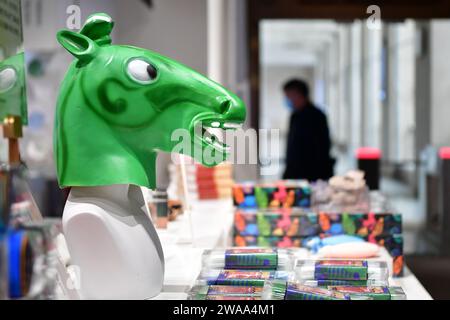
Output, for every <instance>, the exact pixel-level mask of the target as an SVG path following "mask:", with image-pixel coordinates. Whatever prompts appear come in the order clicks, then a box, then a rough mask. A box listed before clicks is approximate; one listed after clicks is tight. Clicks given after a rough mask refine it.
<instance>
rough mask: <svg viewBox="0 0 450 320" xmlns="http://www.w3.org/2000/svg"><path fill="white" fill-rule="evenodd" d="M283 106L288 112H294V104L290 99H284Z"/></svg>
mask: <svg viewBox="0 0 450 320" xmlns="http://www.w3.org/2000/svg"><path fill="white" fill-rule="evenodd" d="M284 105H285V106H286V108H288V109H289V110H290V111H292V110H294V104H293V103H292V101H291V99H289V98H288V97H284Z"/></svg>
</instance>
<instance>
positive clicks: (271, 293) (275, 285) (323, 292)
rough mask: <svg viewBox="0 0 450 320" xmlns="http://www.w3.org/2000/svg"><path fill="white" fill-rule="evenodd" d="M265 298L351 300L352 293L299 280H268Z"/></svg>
mask: <svg viewBox="0 0 450 320" xmlns="http://www.w3.org/2000/svg"><path fill="white" fill-rule="evenodd" d="M262 298H263V300H350V295H348V294H345V293H341V292H338V291H333V290H328V289H325V288H320V287H310V286H305V285H302V284H300V283H298V282H285V281H276V280H275V281H268V282H267V283H266V284H265V285H264V288H263V293H262Z"/></svg>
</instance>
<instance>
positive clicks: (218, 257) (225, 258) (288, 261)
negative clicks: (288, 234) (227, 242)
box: [202, 247, 299, 270]
mask: <svg viewBox="0 0 450 320" xmlns="http://www.w3.org/2000/svg"><path fill="white" fill-rule="evenodd" d="M297 253H299V252H298V251H297V250H295V249H278V248H248V247H247V248H231V249H215V250H205V252H204V253H203V257H202V262H203V266H204V267H206V268H210V269H241V270H292V268H293V267H294V263H295V259H296V254H297Z"/></svg>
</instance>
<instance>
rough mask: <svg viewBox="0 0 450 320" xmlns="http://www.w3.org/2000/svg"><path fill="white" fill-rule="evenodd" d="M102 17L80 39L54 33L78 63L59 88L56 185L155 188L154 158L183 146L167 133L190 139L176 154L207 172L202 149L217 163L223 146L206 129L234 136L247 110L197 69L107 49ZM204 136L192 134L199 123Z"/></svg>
mask: <svg viewBox="0 0 450 320" xmlns="http://www.w3.org/2000/svg"><path fill="white" fill-rule="evenodd" d="M113 25H114V23H113V21H112V20H111V17H109V16H108V15H106V14H101V13H99V14H94V15H92V16H90V17H89V18H88V19H87V21H86V23H85V25H84V26H83V28H82V29H81V30H80V32H79V33H77V32H72V31H68V30H63V31H60V32H58V35H57V39H58V41H59V43H60V44H61V45H62V46H63V47H64V48H65V49H66V50H67V51H68V52H69V53H71V54H72V55H73V56H74V57H75V59H74V61H73V63H72V64H71V65H70V67H69V70H68V71H67V74H66V76H65V78H64V81H63V83H62V85H61V89H60V94H59V98H58V106H57V112H56V121H55V136H54V138H55V156H56V163H57V172H58V179H59V184H60V186H62V187H66V186H102V185H111V184H135V185H139V186H145V187H149V188H154V187H155V172H156V169H155V161H156V155H157V151H165V152H172V151H174V149H177V147H179V145H180V141H179V140H177V139H173V135H172V133H173V132H174V131H176V130H177V129H184V130H185V132H187V133H189V135H188V137H189V148H181V149H177V151H175V152H179V153H183V154H186V155H189V156H193V157H194V158H195V159H196V160H197V161H199V162H201V163H202V164H204V165H209V166H212V165H216V164H218V162H220V161H217V162H213V163H211V162H210V161H205V159H204V155H203V154H204V153H203V152H195V151H196V150H198V149H199V148H201V149H206V148H209V149H210V150H212V153H214V155H215V156H214V159H221V161H223V160H224V158H225V157H226V156H227V154H228V149H227V146H226V145H225V144H223V143H221V142H220V141H217V138H216V137H215V136H214V135H211V134H209V133H208V127H217V128H222V129H233V128H236V126H239V125H241V124H242V123H243V121H244V120H245V114H246V110H245V106H244V104H243V103H242V101H241V100H240V99H239V98H238V97H237V96H236V95H234V94H233V93H231V92H229V91H228V90H226V89H225V88H223V87H222V86H220V85H219V84H217V83H215V82H213V81H211V80H209V79H208V78H206V77H204V76H202V75H201V74H199V73H197V72H195V71H194V70H192V69H190V68H188V67H186V66H184V65H182V64H181V63H178V62H176V61H174V60H171V59H169V58H167V57H164V56H162V55H160V54H158V53H155V52H152V51H150V50H146V49H142V48H137V47H132V46H124V45H113V44H111V37H110V33H111V31H112V28H113ZM199 123H201V124H202V128H205V127H206V129H202V130H200V131H199V130H197V128H198V124H199Z"/></svg>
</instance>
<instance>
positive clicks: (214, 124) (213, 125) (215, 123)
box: [211, 121, 220, 128]
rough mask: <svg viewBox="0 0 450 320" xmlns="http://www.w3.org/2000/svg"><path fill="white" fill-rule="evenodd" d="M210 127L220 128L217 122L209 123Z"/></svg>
mask: <svg viewBox="0 0 450 320" xmlns="http://www.w3.org/2000/svg"><path fill="white" fill-rule="evenodd" d="M211 127H213V128H219V127H220V122H218V121H214V122H212V123H211Z"/></svg>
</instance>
